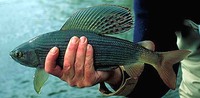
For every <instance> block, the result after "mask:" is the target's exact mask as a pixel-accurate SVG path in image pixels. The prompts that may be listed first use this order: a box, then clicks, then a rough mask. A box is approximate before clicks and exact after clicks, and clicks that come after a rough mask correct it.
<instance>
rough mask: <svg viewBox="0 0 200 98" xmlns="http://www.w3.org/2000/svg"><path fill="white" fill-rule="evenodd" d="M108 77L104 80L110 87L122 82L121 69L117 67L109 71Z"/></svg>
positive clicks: (115, 86)
mask: <svg viewBox="0 0 200 98" xmlns="http://www.w3.org/2000/svg"><path fill="white" fill-rule="evenodd" d="M109 75H110V76H109V77H108V78H107V79H106V80H105V82H106V83H108V84H109V85H110V86H111V87H113V88H117V87H119V86H120V85H121V83H122V80H123V79H122V70H121V69H120V68H117V69H115V70H112V71H110V72H109Z"/></svg>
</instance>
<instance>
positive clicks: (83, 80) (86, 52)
mask: <svg viewBox="0 0 200 98" xmlns="http://www.w3.org/2000/svg"><path fill="white" fill-rule="evenodd" d="M139 44H141V45H142V46H144V47H146V48H148V49H151V50H154V47H155V46H154V44H153V42H151V41H143V42H139ZM58 54H59V49H58V48H57V47H53V48H52V49H51V50H50V51H49V53H48V54H47V56H46V60H45V71H46V72H47V73H49V74H52V75H54V76H56V77H58V78H60V79H61V80H63V81H65V82H67V83H68V84H69V85H70V86H76V87H79V88H83V87H90V86H93V85H95V84H97V83H100V82H107V83H108V84H110V85H112V86H115V85H119V84H121V81H122V80H121V70H120V69H119V68H117V69H115V70H112V71H96V70H95V69H94V67H93V48H92V46H91V45H90V44H88V42H87V38H86V37H84V36H82V37H80V38H78V37H76V36H74V37H72V38H71V39H70V42H69V44H68V47H67V49H66V52H65V56H64V63H63V68H61V67H60V66H58V65H56V59H57V57H58Z"/></svg>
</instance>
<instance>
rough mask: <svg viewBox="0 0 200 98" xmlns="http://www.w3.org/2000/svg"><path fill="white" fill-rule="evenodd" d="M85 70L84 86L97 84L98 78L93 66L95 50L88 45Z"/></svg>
mask: <svg viewBox="0 0 200 98" xmlns="http://www.w3.org/2000/svg"><path fill="white" fill-rule="evenodd" d="M84 70H85V71H84V85H85V86H91V85H94V83H95V82H96V77H95V68H94V66H93V48H92V46H91V45H90V44H88V45H87V51H86V58H85V66H84Z"/></svg>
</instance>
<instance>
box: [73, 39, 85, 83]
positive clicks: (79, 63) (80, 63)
mask: <svg viewBox="0 0 200 98" xmlns="http://www.w3.org/2000/svg"><path fill="white" fill-rule="evenodd" d="M86 49H87V38H86V37H84V36H82V37H81V38H80V42H79V45H78V49H77V54H76V60H75V76H74V80H75V81H77V80H78V81H81V80H82V79H83V75H84V68H83V67H84V64H85V56H86Z"/></svg>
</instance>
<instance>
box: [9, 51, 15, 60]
mask: <svg viewBox="0 0 200 98" xmlns="http://www.w3.org/2000/svg"><path fill="white" fill-rule="evenodd" d="M9 55H10V56H11V57H12V58H13V59H14V58H15V51H11V52H10V53H9Z"/></svg>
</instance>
